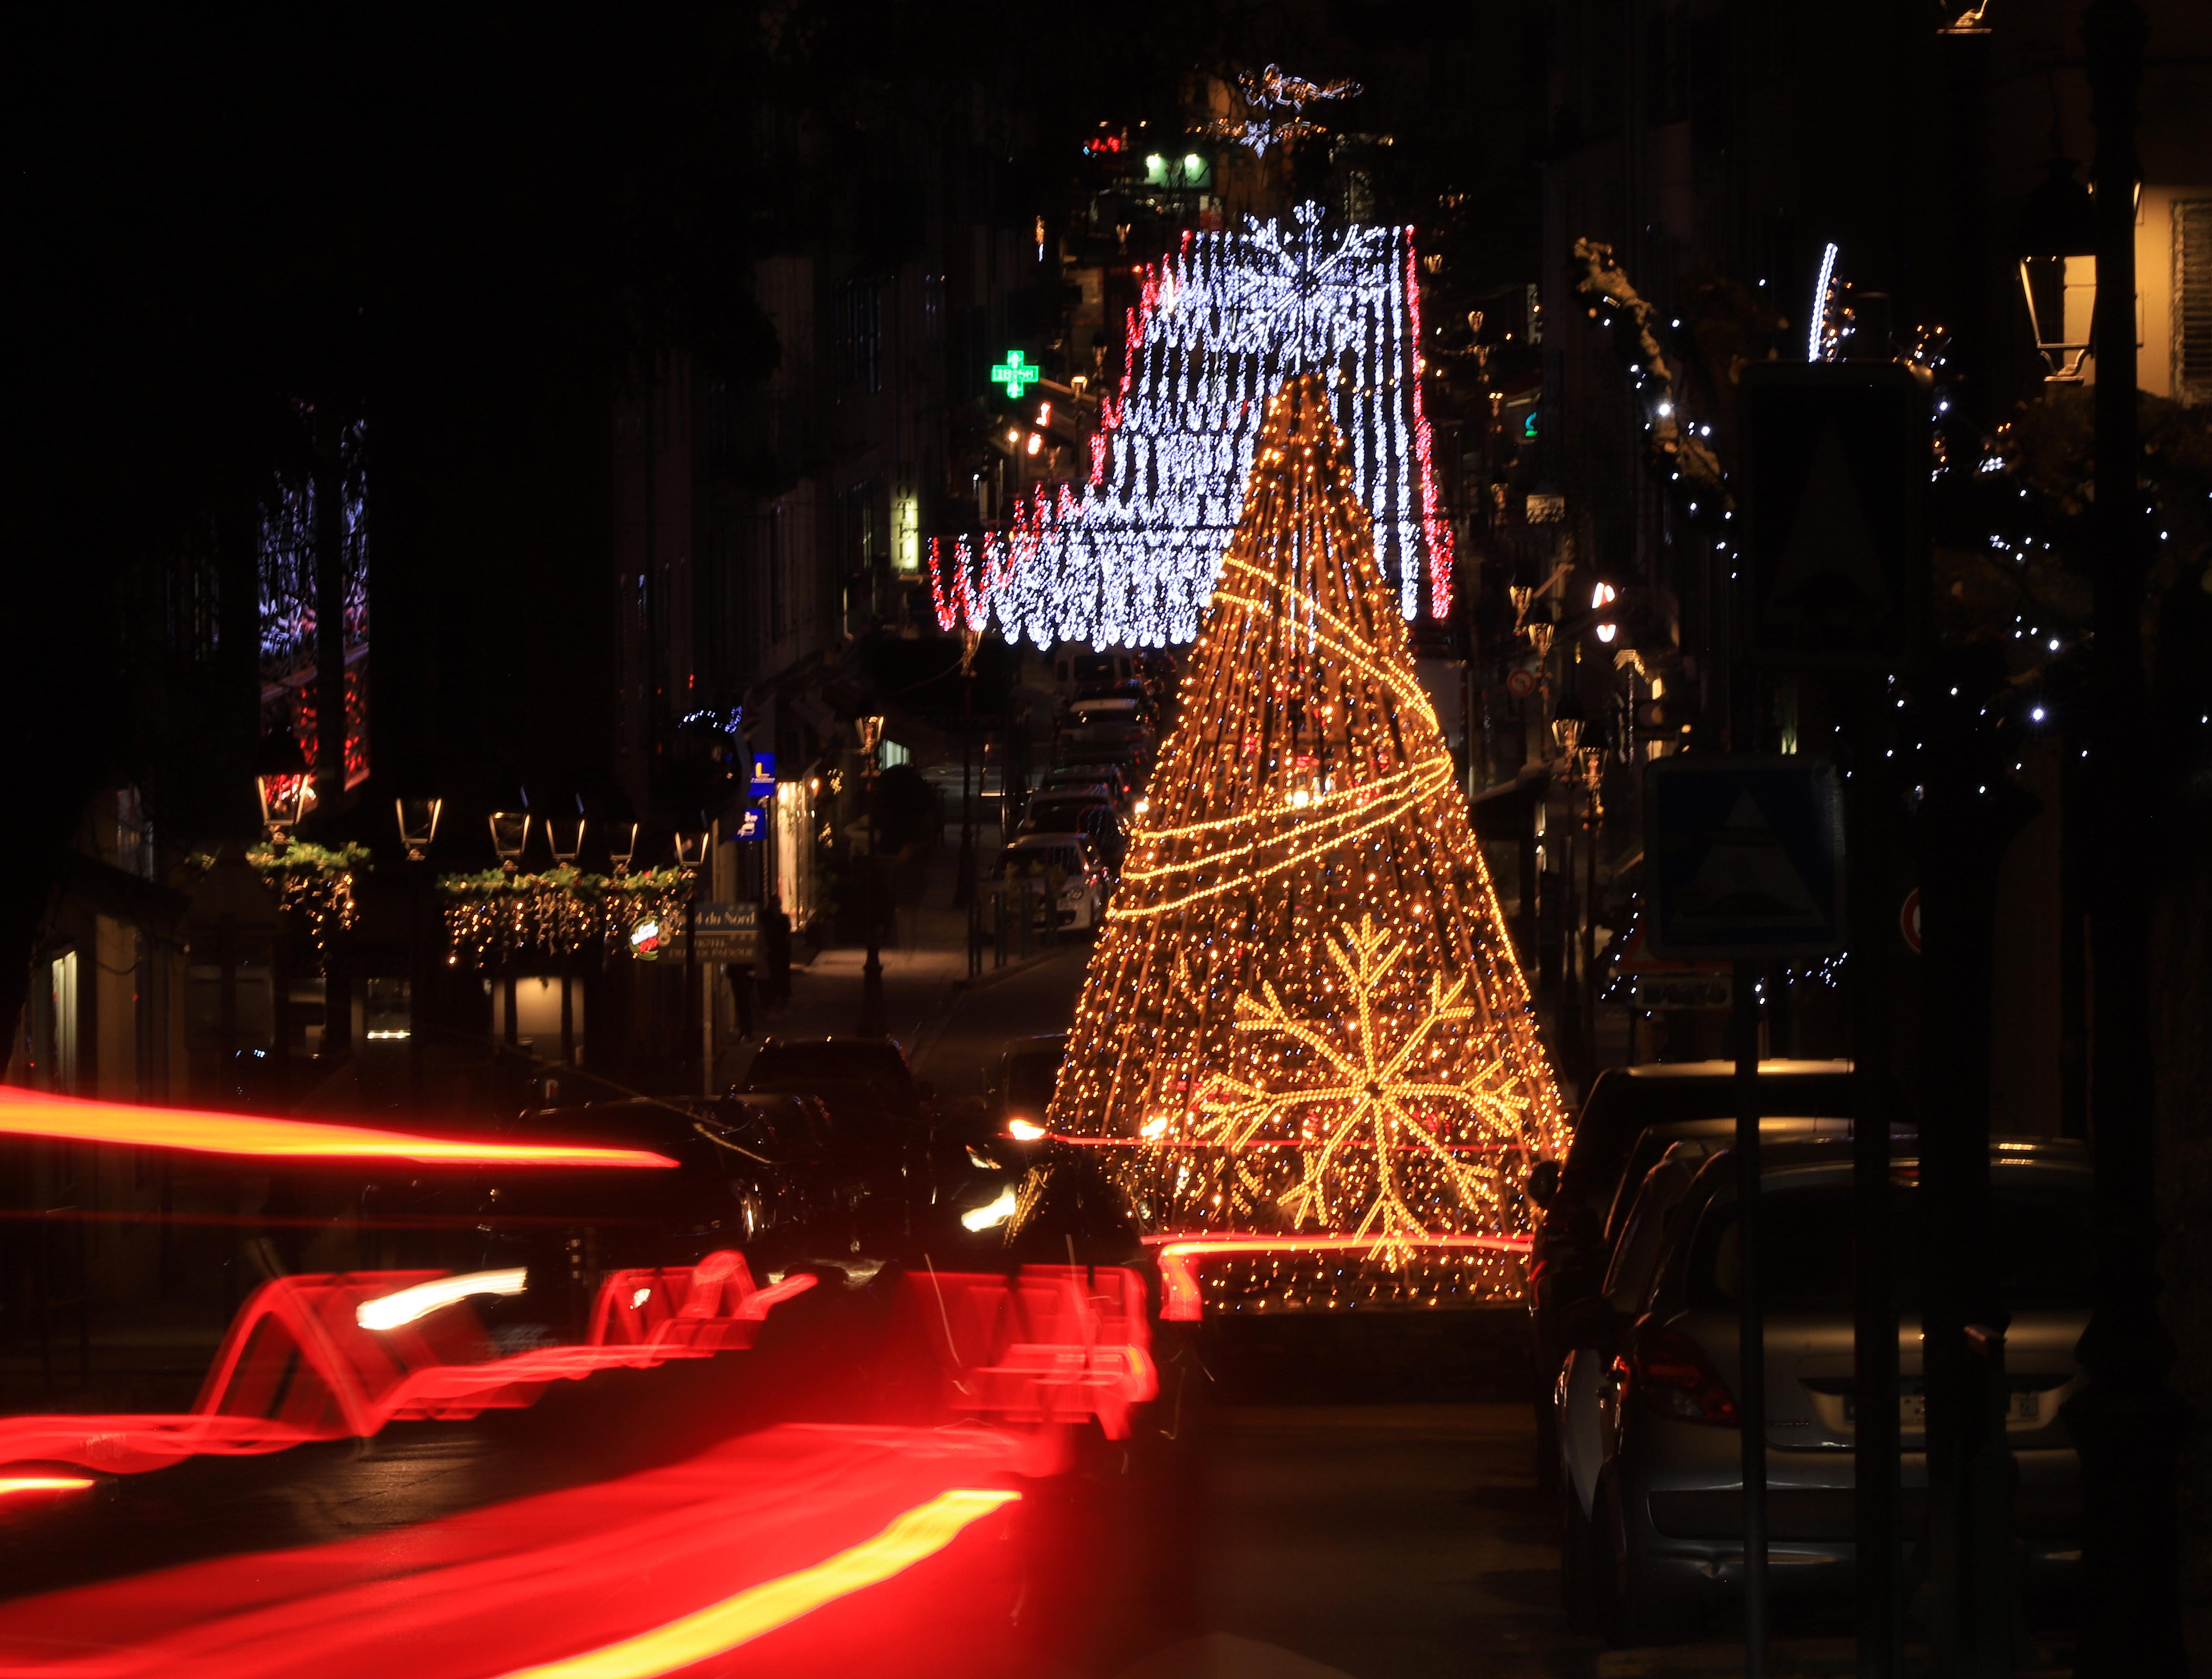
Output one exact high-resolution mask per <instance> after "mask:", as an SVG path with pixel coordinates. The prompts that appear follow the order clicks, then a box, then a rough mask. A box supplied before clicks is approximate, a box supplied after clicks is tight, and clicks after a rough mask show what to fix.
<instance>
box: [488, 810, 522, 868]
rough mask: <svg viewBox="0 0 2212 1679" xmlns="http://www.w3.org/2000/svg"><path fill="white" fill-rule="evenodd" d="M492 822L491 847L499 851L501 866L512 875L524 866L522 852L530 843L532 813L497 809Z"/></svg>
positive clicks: (492, 816) (491, 819) (492, 814)
mask: <svg viewBox="0 0 2212 1679" xmlns="http://www.w3.org/2000/svg"><path fill="white" fill-rule="evenodd" d="M490 822H491V848H492V850H493V851H495V852H498V853H499V866H500V867H501V869H504V870H506V871H507V873H508V874H510V875H512V874H513V873H514V872H515V871H516V870H519V869H520V868H521V867H522V853H523V852H524V851H525V850H526V849H527V848H528V846H529V845H530V813H529V812H528V811H526V810H495V811H493V812H492V813H491V817H490Z"/></svg>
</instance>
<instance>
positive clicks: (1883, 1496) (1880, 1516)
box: [1844, 678, 1901, 1679]
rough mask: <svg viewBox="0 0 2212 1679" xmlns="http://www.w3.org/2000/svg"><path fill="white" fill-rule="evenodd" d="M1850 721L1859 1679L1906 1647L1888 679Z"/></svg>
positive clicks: (1881, 1670)
mask: <svg viewBox="0 0 2212 1679" xmlns="http://www.w3.org/2000/svg"><path fill="white" fill-rule="evenodd" d="M1857 712H1858V714H1857V718H1854V719H1853V721H1854V727H1853V729H1852V730H1851V732H1852V734H1853V736H1856V737H1857V743H1858V749H1857V752H1855V753H1854V754H1853V759H1854V763H1853V773H1852V775H1851V779H1850V788H1849V794H1850V800H1851V811H1850V815H1851V819H1852V820H1851V832H1850V839H1849V842H1848V844H1847V845H1846V846H1845V848H1844V858H1845V866H1846V867H1847V868H1848V869H1849V870H1850V876H1851V878H1850V894H1849V897H1850V917H1851V940H1850V987H1851V1015H1852V1031H1851V1040H1852V1042H1851V1054H1852V1061H1853V1073H1854V1082H1855V1083H1856V1086H1857V1089H1856V1093H1855V1100H1854V1103H1853V1106H1854V1110H1855V1112H1856V1114H1857V1119H1856V1122H1855V1124H1853V1127H1852V1130H1851V1197H1852V1217H1853V1222H1854V1230H1853V1237H1854V1240H1853V1245H1852V1255H1851V1262H1852V1278H1853V1283H1854V1287H1855V1288H1856V1291H1857V1300H1856V1303H1855V1306H1854V1310H1853V1318H1852V1331H1851V1392H1852V1412H1853V1422H1852V1435H1851V1464H1852V1477H1853V1482H1852V1484H1853V1488H1854V1491H1853V1494H1852V1505H1853V1514H1854V1518H1855V1522H1854V1531H1855V1532H1856V1533H1857V1561H1858V1568H1857V1594H1858V1606H1857V1607H1858V1614H1857V1626H1858V1674H1859V1679H1893V1675H1895V1674H1896V1672H1897V1671H1898V1669H1899V1657H1900V1654H1901V1646H1900V1643H1899V1625H1900V1621H1899V1614H1898V1608H1899V1605H1898V1595H1897V1593H1898V1567H1897V1506H1898V1491H1897V1488H1898V1456H1897V1454H1898V1431H1899V1417H1898V1397H1897V1396H1898V1386H1897V1303H1896V1300H1895V1297H1894V1293H1893V1288H1894V1282H1893V1276H1892V1265H1891V1260H1890V1242H1891V1233H1890V1200H1889V1197H1890V1190H1889V1109H1888V1090H1887V1084H1886V1075H1887V1070H1888V1067H1889V1004H1890V998H1889V984H1888V978H1889V941H1890V939H1891V938H1892V937H1893V934H1892V933H1891V932H1890V929H1889V921H1890V915H1891V899H1890V884H1889V833H1888V827H1889V812H1890V804H1889V802H1888V801H1889V772H1888V768H1887V762H1886V761H1885V760H1884V758H1883V757H1882V749H1883V746H1884V744H1885V743H1886V740H1887V718H1886V717H1885V708H1884V706H1883V704H1882V686H1881V682H1880V681H1879V680H1878V679H1872V678H1870V679H1869V680H1868V681H1867V682H1865V683H1864V684H1863V687H1862V688H1861V690H1860V703H1859V706H1858V707H1857Z"/></svg>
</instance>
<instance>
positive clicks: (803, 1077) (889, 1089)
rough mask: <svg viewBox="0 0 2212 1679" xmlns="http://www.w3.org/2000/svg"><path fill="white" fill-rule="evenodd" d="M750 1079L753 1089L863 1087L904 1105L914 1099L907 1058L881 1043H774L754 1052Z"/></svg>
mask: <svg viewBox="0 0 2212 1679" xmlns="http://www.w3.org/2000/svg"><path fill="white" fill-rule="evenodd" d="M745 1084H746V1086H747V1088H750V1089H754V1090H792V1091H799V1092H802V1093H820V1092H837V1091H860V1092H863V1093H866V1094H872V1095H874V1096H877V1097H879V1098H881V1099H882V1100H885V1101H887V1102H890V1103H892V1104H894V1105H896V1106H900V1107H912V1106H914V1103H915V1090H914V1076H913V1074H912V1073H910V1072H908V1070H907V1064H906V1062H905V1059H904V1058H902V1057H901V1056H900V1054H899V1053H898V1052H897V1051H896V1050H895V1049H892V1048H890V1046H887V1045H881V1044H865V1043H848V1042H843V1041H839V1042H834V1043H826V1044H769V1045H767V1046H763V1048H762V1049H761V1051H760V1052H759V1053H758V1054H757V1055H756V1056H754V1057H753V1064H752V1069H751V1070H750V1072H748V1073H747V1074H746V1075H745Z"/></svg>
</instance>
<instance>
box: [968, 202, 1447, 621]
mask: <svg viewBox="0 0 2212 1679" xmlns="http://www.w3.org/2000/svg"><path fill="white" fill-rule="evenodd" d="M1420 333H1421V319H1420V292H1419V286H1418V285H1417V284H1416V282H1415V257H1414V251H1413V229H1412V228H1410V227H1364V226H1359V225H1353V226H1351V227H1342V228H1340V229H1334V230H1333V229H1331V228H1329V227H1325V226H1324V225H1323V221H1322V210H1321V208H1320V206H1319V205H1317V204H1310V203H1309V204H1302V205H1300V206H1299V207H1298V208H1297V209H1296V210H1295V211H1294V212H1293V213H1292V215H1291V219H1290V220H1289V221H1287V222H1261V221H1258V220H1257V219H1256V218H1255V219H1254V220H1252V221H1250V222H1249V224H1248V226H1247V227H1245V228H1244V230H1243V231H1242V232H1235V233H1231V232H1221V233H1186V234H1185V235H1184V237H1183V242H1182V247H1181V248H1180V249H1179V250H1178V251H1177V252H1175V253H1174V254H1173V255H1172V256H1170V257H1169V258H1166V259H1165V260H1164V262H1163V263H1162V264H1160V265H1159V266H1158V268H1157V269H1153V270H1146V276H1145V280H1144V286H1143V291H1142V294H1141V299H1140V301H1139V306H1138V307H1136V308H1135V309H1133V310H1131V311H1130V312H1129V315H1128V320H1127V335H1126V342H1125V344H1124V361H1123V371H1122V374H1121V385H1120V387H1119V390H1118V391H1116V392H1115V393H1113V394H1109V395H1108V396H1106V397H1104V399H1103V403H1102V404H1101V416H1100V428H1099V430H1098V431H1097V433H1094V434H1093V436H1092V438H1091V476H1090V480H1089V482H1087V483H1086V484H1085V486H1084V487H1083V488H1082V490H1081V491H1080V493H1078V491H1077V490H1075V489H1074V488H1072V487H1070V486H1067V485H1061V486H1059V487H1058V488H1057V489H1056V490H1055V489H1050V488H1045V487H1040V488H1038V489H1037V490H1036V492H1034V493H1033V494H1031V495H1030V496H1029V497H1026V498H1024V499H1023V500H1019V501H1018V502H1017V503H1016V504H1015V506H1014V511H1013V516H1012V519H1011V520H1010V521H1009V523H1008V524H1007V527H1006V530H1003V531H993V532H989V533H987V534H986V535H984V536H981V537H980V538H975V537H969V536H958V537H954V538H945V537H941V536H940V537H933V538H931V540H930V567H931V587H932V590H933V595H934V599H935V604H936V609H937V618H938V622H939V624H940V625H942V626H943V627H945V628H946V629H948V630H950V629H951V628H953V627H955V626H957V625H959V624H963V623H964V624H967V625H969V627H974V628H978V629H980V628H981V627H984V626H985V625H986V624H987V623H988V622H989V621H990V620H991V618H992V617H993V615H996V617H997V618H998V621H999V623H1000V627H1001V628H1002V629H1003V630H1004V632H1005V633H1006V639H1008V640H1010V641H1012V640H1018V639H1020V638H1021V637H1022V636H1024V635H1026V636H1028V637H1029V639H1030V640H1031V641H1033V642H1034V643H1036V645H1037V646H1040V647H1047V646H1051V645H1052V643H1053V642H1054V640H1073V641H1087V642H1090V643H1091V644H1092V645H1094V646H1101V647H1106V646H1166V645H1168V644H1170V643H1181V642H1187V641H1188V640H1190V639H1191V638H1192V637H1193V636H1194V635H1195V634H1196V633H1198V626H1199V621H1200V617H1201V615H1203V614H1204V612H1205V610H1206V603H1207V600H1208V598H1209V597H1210V596H1211V594H1212V589H1213V585H1214V581H1215V578H1216V576H1217V573H1218V570H1219V567H1220V565H1221V556H1222V554H1223V552H1224V550H1225V549H1227V547H1228V545H1229V540H1230V537H1231V535H1232V534H1233V533H1234V531H1235V529H1236V524H1237V512H1238V509H1239V508H1240V507H1241V506H1243V500H1244V493H1245V479H1246V476H1247V475H1248V474H1249V472H1250V470H1251V467H1252V458H1253V452H1254V449H1255V446H1256V444H1257V441H1258V437H1259V432H1260V425H1261V416H1262V415H1263V413H1264V411H1265V409H1266V408H1267V403H1268V402H1269V400H1270V398H1271V397H1273V393H1274V392H1275V391H1276V389H1277V388H1278V387H1279V385H1281V383H1282V382H1283V380H1284V379H1285V378H1287V377H1289V376H1290V375H1291V374H1292V373H1299V372H1302V371H1315V372H1318V373H1322V375H1323V377H1324V378H1325V379H1326V381H1327V384H1328V390H1329V391H1330V393H1331V394H1330V405H1331V408H1332V409H1333V411H1334V418H1335V420H1336V421H1337V423H1338V425H1339V426H1340V428H1341V429H1342V430H1343V431H1344V433H1345V434H1346V444H1347V452H1348V455H1349V460H1348V462H1347V466H1348V469H1349V470H1350V472H1351V474H1352V482H1353V485H1354V487H1355V491H1356V493H1357V494H1358V496H1359V498H1360V500H1361V502H1362V503H1363V505H1364V506H1365V507H1366V509H1367V511H1368V512H1369V514H1370V516H1371V517H1372V518H1373V519H1374V521H1375V530H1376V549H1377V559H1378V561H1379V562H1380V564H1381V566H1382V567H1383V573H1384V575H1385V576H1386V577H1387V578H1389V579H1391V580H1392V581H1393V582H1394V584H1395V591H1396V595H1397V599H1398V604H1399V609H1400V610H1401V612H1403V613H1404V615H1406V616H1407V617H1408V618H1412V617H1413V616H1414V615H1416V613H1417V612H1418V611H1419V606H1420V579H1421V573H1422V570H1423V567H1424V566H1425V567H1426V568H1427V572H1428V577H1429V597H1430V601H1429V609H1430V611H1431V614H1433V615H1436V616H1437V617H1443V616H1444V615H1446V614H1447V613H1448V612H1449V609H1450V603H1451V568H1452V534H1451V525H1450V522H1449V520H1448V519H1447V518H1445V517H1444V516H1443V512H1442V511H1441V509H1440V506H1439V505H1438V502H1437V482H1436V474H1435V471H1434V468H1433V464H1432V462H1431V451H1432V436H1431V427H1430V425H1429V421H1428V419H1427V416H1426V415H1425V412H1424V410H1423V406H1422V399H1421V387H1420V376H1419V375H1420V365H1419V345H1420ZM1010 437H1011V438H1012V439H1014V440H1016V441H1018V439H1019V437H1020V433H1019V432H1018V431H1016V432H1014V433H1010Z"/></svg>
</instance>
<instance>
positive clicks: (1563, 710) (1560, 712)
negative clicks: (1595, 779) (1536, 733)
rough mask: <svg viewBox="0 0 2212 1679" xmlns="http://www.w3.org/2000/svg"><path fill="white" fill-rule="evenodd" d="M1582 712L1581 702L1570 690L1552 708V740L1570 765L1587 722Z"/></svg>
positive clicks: (1560, 696) (1561, 695)
mask: <svg viewBox="0 0 2212 1679" xmlns="http://www.w3.org/2000/svg"><path fill="white" fill-rule="evenodd" d="M1588 720H1589V719H1588V718H1587V717H1586V716H1585V715H1584V713H1583V702H1582V701H1581V700H1578V699H1577V698H1576V697H1575V693H1574V690H1573V689H1572V688H1569V689H1568V690H1567V691H1566V692H1565V693H1563V694H1560V695H1559V704H1558V705H1556V706H1553V708H1552V739H1553V743H1555V744H1557V746H1558V747H1559V751H1560V752H1561V754H1562V755H1565V758H1566V760H1567V761H1568V763H1569V764H1570V765H1571V764H1572V763H1573V762H1574V759H1575V749H1576V748H1577V747H1578V746H1580V745H1581V743H1582V738H1583V724H1584V723H1586V722H1587V721H1588Z"/></svg>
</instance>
